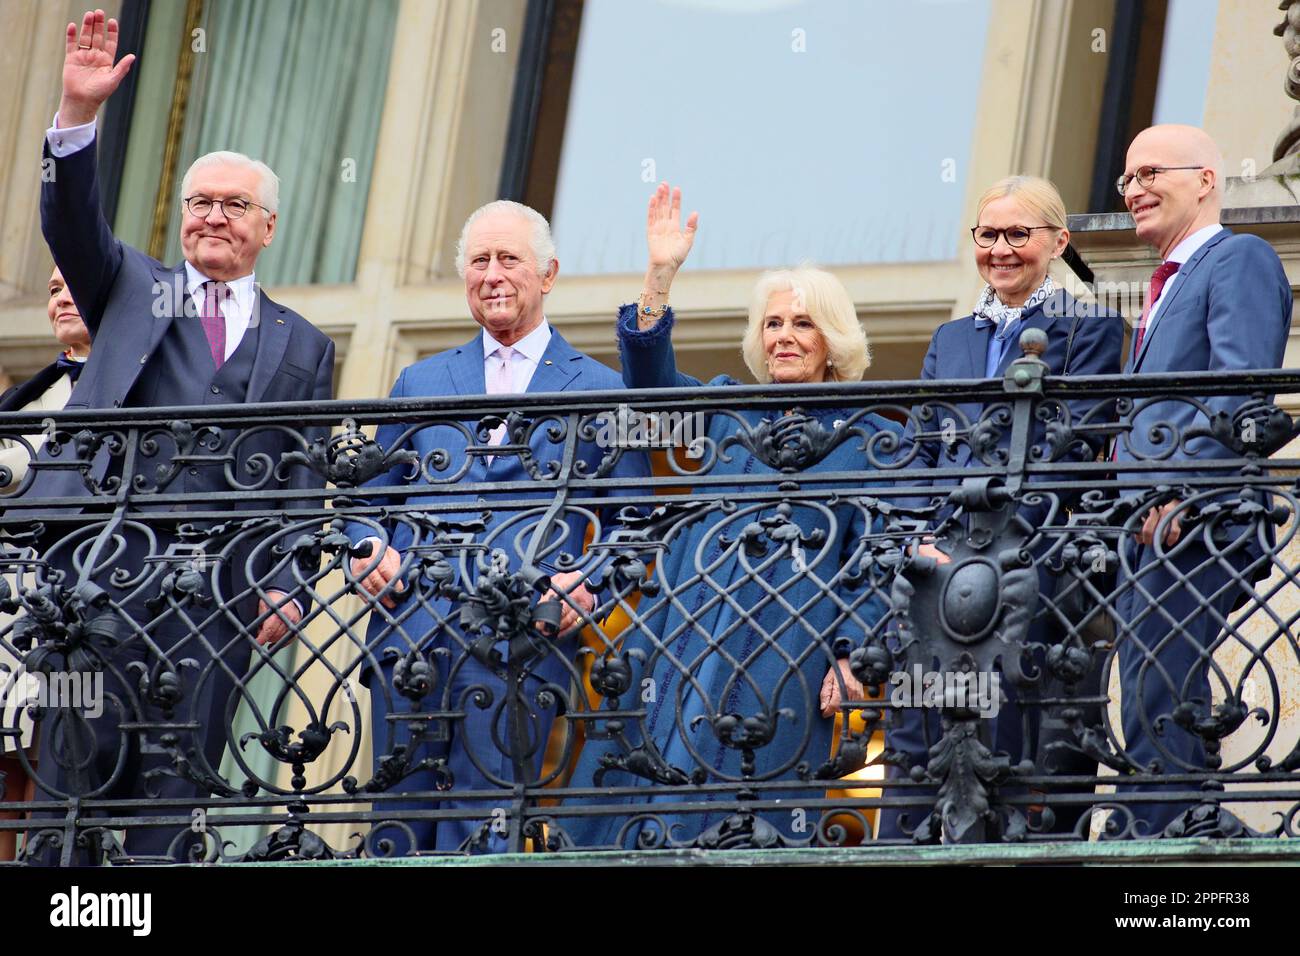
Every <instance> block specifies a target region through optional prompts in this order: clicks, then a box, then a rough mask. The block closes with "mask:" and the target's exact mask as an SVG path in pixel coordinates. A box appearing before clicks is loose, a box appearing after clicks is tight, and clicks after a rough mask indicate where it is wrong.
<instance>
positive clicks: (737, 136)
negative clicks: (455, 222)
mask: <svg viewBox="0 0 1300 956" xmlns="http://www.w3.org/2000/svg"><path fill="white" fill-rule="evenodd" d="M989 15H990V0H953V2H946V3H941V4H934V3H927V4H914V3H870V4H868V3H859V2H842V0H802V2H801V0H789V2H783V0H767V2H752V0H695V2H688V0H642V2H637V3H627V2H624V0H587V2H586V3H585V4H584V7H583V16H582V27H581V34H580V37H579V41H578V51H577V60H576V65H575V69H574V76H573V85H572V91H571V94H570V96H571V99H570V107H569V113H568V119H567V124H566V128H565V133H564V144H563V150H562V154H561V161H560V171H559V178H558V179H559V181H558V186H557V191H556V200H555V210H554V215H553V223H554V227H555V233H556V240H557V243H558V244H559V245H560V248H561V250H562V259H563V262H564V266H565V271H566V272H568V273H569V274H574V273H578V274H592V273H610V272H637V271H640V270H641V269H642V268H643V267H644V262H645V258H644V257H645V249H644V238H643V233H642V224H643V223H644V221H645V203H646V200H647V198H648V197H649V194H650V192H651V190H652V189H653V184H654V183H656V182H658V181H661V180H667V181H669V182H672V183H673V184H675V185H680V186H681V187H682V189H683V192H684V194H685V202H686V204H687V206H688V207H689V208H691V209H699V210H700V214H701V223H702V224H701V231H700V238H699V240H698V241H697V243H696V248H695V251H694V252H693V253H692V256H691V258H692V262H693V264H694V265H695V266H697V267H700V268H719V269H720V268H752V267H768V266H776V265H783V264H790V263H795V262H798V261H800V260H803V259H811V260H813V261H816V262H818V263H820V264H826V265H833V264H842V263H855V262H909V261H925V260H942V259H951V258H953V257H954V256H955V255H956V254H957V245H956V243H957V237H958V233H959V229H960V225H961V224H960V223H959V222H958V220H959V218H960V215H961V210H962V201H963V198H964V195H965V187H966V171H967V165H968V159H969V155H970V149H971V139H972V135H973V133H974V122H975V112H976V105H977V104H976V99H977V95H978V92H979V83H978V82H977V81H976V79H975V78H976V77H977V76H978V74H979V70H980V67H981V64H982V61H983V57H984V40H985V35H986V32H987V27H988V22H989Z"/></svg>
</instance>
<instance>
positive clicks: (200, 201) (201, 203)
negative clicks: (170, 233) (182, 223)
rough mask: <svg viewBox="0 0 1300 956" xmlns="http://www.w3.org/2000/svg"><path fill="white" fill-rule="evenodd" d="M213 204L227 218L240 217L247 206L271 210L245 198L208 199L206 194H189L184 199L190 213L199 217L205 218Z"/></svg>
mask: <svg viewBox="0 0 1300 956" xmlns="http://www.w3.org/2000/svg"><path fill="white" fill-rule="evenodd" d="M213 206H219V207H220V208H221V214H222V215H223V216H225V217H226V218H227V219H239V218H241V217H242V216H243V215H244V213H246V212H248V207H249V206H256V207H257V208H258V209H262V210H265V211H266V212H268V213H269V212H270V211H271V210H269V209H267V208H266V207H265V206H263V205H262V204H261V203H255V202H249V201H248V200H247V199H209V198H208V197H207V196H191V197H190V198H189V199H187V200H185V208H186V209H188V210H189V211H190V215H191V216H195V217H196V218H199V219H207V218H208V213H210V212H212V207H213Z"/></svg>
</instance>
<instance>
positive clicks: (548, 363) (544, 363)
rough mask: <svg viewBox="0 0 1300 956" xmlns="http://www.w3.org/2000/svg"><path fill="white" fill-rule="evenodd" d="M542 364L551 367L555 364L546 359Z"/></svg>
mask: <svg viewBox="0 0 1300 956" xmlns="http://www.w3.org/2000/svg"><path fill="white" fill-rule="evenodd" d="M542 364H543V365H553V364H555V363H553V362H552V361H551V360H550V359H547V360H546V361H545V362H543V363H542Z"/></svg>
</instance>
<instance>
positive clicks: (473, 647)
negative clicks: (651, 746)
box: [350, 200, 649, 852]
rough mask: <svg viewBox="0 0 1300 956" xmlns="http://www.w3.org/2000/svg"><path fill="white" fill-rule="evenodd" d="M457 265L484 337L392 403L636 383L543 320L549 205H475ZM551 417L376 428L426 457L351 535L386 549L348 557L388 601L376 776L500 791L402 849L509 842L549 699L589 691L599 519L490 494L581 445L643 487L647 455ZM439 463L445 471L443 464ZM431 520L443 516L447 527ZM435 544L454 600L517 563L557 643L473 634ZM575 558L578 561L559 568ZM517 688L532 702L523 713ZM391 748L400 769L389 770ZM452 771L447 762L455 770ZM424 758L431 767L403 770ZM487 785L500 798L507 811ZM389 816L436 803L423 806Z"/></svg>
mask: <svg viewBox="0 0 1300 956" xmlns="http://www.w3.org/2000/svg"><path fill="white" fill-rule="evenodd" d="M456 267H457V271H458V272H459V273H460V274H461V276H462V277H463V278H464V280H465V295H466V299H467V300H468V303H469V309H470V312H471V314H472V315H473V316H474V320H475V321H476V322H478V324H479V325H480V326H481V327H482V331H481V332H480V333H479V334H477V335H475V336H474V338H473V339H471V340H470V341H469V342H467V343H466V344H465V345H463V346H461V347H459V348H454V349H449V350H448V351H446V352H442V353H440V354H438V355H434V356H432V357H431V358H427V359H425V360H423V361H421V362H417V363H415V364H414V365H412V366H410V367H409V368H407V369H405V370H404V371H403V372H402V373H401V375H399V376H398V379H397V383H396V384H395V385H394V386H393V391H392V398H395V399H400V398H419V397H428V396H435V395H449V396H450V395H463V396H473V395H485V394H487V395H501V396H503V397H502V398H501V400H500V401H501V405H502V406H504V408H503V410H508V409H509V399H508V398H507V397H505V396H509V395H517V394H519V393H529V394H531V393H538V392H573V391H580V390H614V389H622V387H623V380H622V378H621V377H620V376H619V374H618V373H617V372H615V371H613V370H612V369H610V368H607V367H606V366H604V365H602V364H600V363H599V362H597V361H596V360H595V359H593V358H591V357H590V356H587V355H584V354H582V353H581V352H579V351H577V350H576V349H574V348H573V347H572V346H571V345H569V343H568V342H566V341H565V340H564V338H563V336H561V335H560V333H559V331H558V330H556V329H554V328H553V327H552V326H551V325H550V323H549V322H548V321H547V320H546V316H545V314H544V312H543V300H544V297H545V296H546V294H547V293H548V292H550V291H551V289H552V287H553V286H554V284H555V278H556V275H557V274H558V272H559V262H558V260H557V259H556V257H555V244H554V242H553V241H552V239H551V233H550V226H549V224H548V223H547V222H546V219H545V217H543V216H542V215H541V214H540V213H538V212H537V211H535V210H533V209H530V208H529V207H527V206H523V205H520V204H519V203H514V202H509V201H505V200H501V201H497V202H493V203H489V204H488V205H486V206H483V207H482V208H480V209H478V210H476V211H475V212H474V213H473V214H472V215H471V216H470V217H469V219H468V220H467V221H466V223H465V227H464V229H463V230H462V232H461V238H460V242H459V244H458V247H457V253H456ZM554 424H555V425H564V427H563V428H559V429H557V428H554V427H553V425H552V423H551V422H546V421H542V422H537V423H535V426H536V427H531V428H530V429H525V431H523V432H516V433H515V434H512V435H510V436H507V435H506V434H505V426H504V425H501V426H498V427H497V428H496V429H495V430H493V432H492V434H491V435H490V436H484V435H482V434H481V433H476V426H477V422H472V421H471V422H463V423H458V425H457V426H453V425H451V424H442V425H435V426H431V427H425V428H420V427H419V426H418V425H410V424H404V423H403V424H386V425H384V426H382V427H381V428H380V429H379V431H378V433H377V435H376V440H377V441H378V443H379V444H380V445H381V446H382V447H383V448H384V449H385V450H387V451H390V452H391V451H393V450H395V449H399V448H400V449H405V450H413V451H414V452H415V453H416V454H417V455H418V457H419V463H418V464H409V465H408V464H402V465H398V466H396V467H394V468H393V469H391V470H390V471H388V472H387V473H386V474H382V475H379V476H378V477H377V478H375V479H373V480H372V481H371V482H369V483H368V488H373V489H375V491H374V493H373V494H371V495H370V496H369V497H368V499H367V500H368V501H369V503H370V504H371V505H376V504H383V505H388V506H390V507H391V510H392V511H393V512H401V513H402V514H401V515H400V516H399V517H397V518H395V519H391V520H389V521H386V522H385V521H380V520H376V521H373V522H371V523H370V525H369V530H367V529H366V527H365V526H364V522H358V523H356V524H354V525H353V526H352V530H351V532H350V533H351V534H352V536H353V539H354V540H359V539H361V538H368V539H369V540H370V542H371V544H372V546H373V550H372V553H371V557H369V558H359V559H355V560H354V561H353V562H352V571H353V574H354V575H355V577H356V578H357V580H358V582H359V584H360V586H361V588H362V589H363V590H365V591H366V592H367V593H369V594H370V595H371V596H373V597H375V598H377V599H378V600H377V602H376V604H375V605H373V609H372V612H371V620H370V626H369V631H368V634H367V649H368V651H369V655H368V663H367V666H366V668H365V673H364V675H363V679H365V680H366V682H367V684H368V686H369V688H370V699H371V712H372V717H373V723H372V725H371V726H372V734H373V740H374V752H375V756H376V768H375V769H376V776H377V777H378V778H381V779H383V780H385V781H391V780H392V779H393V778H395V777H401V779H400V780H399V782H397V783H396V784H394V785H390V786H386V787H385V788H384V789H385V792H387V793H405V792H411V791H416V790H433V789H444V788H450V789H451V790H453V791H466V790H475V791H489V794H488V797H487V799H486V801H485V800H478V801H474V800H461V799H459V798H458V797H452V798H449V799H447V800H443V801H439V802H438V803H437V805H436V809H440V810H447V809H450V810H459V811H463V812H464V814H465V816H464V818H462V819H451V818H446V819H440V820H437V821H436V822H434V821H430V820H423V821H415V822H408V824H407V828H403V827H401V826H397V827H392V826H385V827H380V828H378V830H379V831H380V832H381V833H382V835H383V836H384V837H386V838H388V839H391V840H393V841H394V845H395V851H396V852H411V851H421V850H434V849H436V850H440V851H466V850H468V851H500V850H502V849H504V847H505V844H504V843H503V842H502V834H503V830H504V829H505V826H504V820H503V818H502V815H501V813H500V812H496V811H497V810H498V807H497V806H495V805H494V804H497V805H501V804H504V803H505V802H506V800H507V798H508V796H509V792H510V790H509V788H510V787H511V785H512V784H514V783H523V782H530V783H536V782H537V781H538V779H539V774H540V773H541V770H542V766H541V764H542V757H543V756H544V753H545V749H546V742H547V738H548V736H549V733H550V729H551V726H552V722H553V720H554V717H555V716H556V713H557V707H556V703H557V702H556V700H555V699H554V697H555V696H556V695H545V694H539V693H538V691H540V690H541V689H542V688H543V687H544V686H546V685H548V684H549V685H551V686H554V687H557V688H560V691H559V696H563V695H566V694H573V693H582V690H581V687H582V685H581V679H580V676H579V675H578V672H577V670H576V669H575V668H576V664H575V656H576V651H577V641H576V633H577V627H575V625H580V624H582V623H584V622H586V623H592V622H591V618H590V611H591V610H592V609H593V608H594V606H595V601H594V599H593V597H592V595H591V594H590V593H589V592H588V590H587V588H586V587H585V585H584V583H583V582H584V580H586V579H587V578H588V577H589V575H590V574H591V572H592V570H593V568H592V567H591V563H590V562H588V563H587V564H585V565H584V564H581V560H582V553H583V546H584V537H585V534H586V532H587V530H588V525H589V523H590V522H589V518H588V517H587V514H588V512H586V511H585V510H583V511H581V512H580V511H579V510H578V509H568V508H562V509H560V510H559V511H558V512H553V511H552V509H553V508H554V507H555V505H556V503H557V497H556V493H555V489H554V488H553V487H551V488H547V489H546V490H536V491H533V490H529V489H527V488H526V487H524V488H522V490H513V491H509V492H500V493H495V492H494V490H493V488H492V487H491V486H493V485H497V484H510V483H520V484H521V485H527V484H528V483H531V482H535V481H537V478H538V477H539V476H545V475H546V474H547V473H548V471H549V469H550V468H551V467H559V466H560V465H561V463H562V462H563V461H564V459H565V456H566V455H567V453H568V452H567V448H566V446H569V445H571V446H572V449H573V454H574V456H575V457H574V459H573V460H572V461H571V463H570V467H571V468H572V473H573V474H575V475H583V474H586V475H588V476H596V475H597V469H598V468H599V467H600V465H601V462H602V461H607V463H612V471H610V472H609V474H608V476H609V477H613V478H619V479H623V480H625V481H626V480H629V479H631V480H635V479H640V478H644V477H646V476H647V475H648V474H649V465H648V462H647V459H646V457H645V455H644V454H642V453H640V452H634V453H625V452H618V451H613V455H612V457H607V456H611V451H612V450H611V449H607V448H601V447H599V445H598V444H597V443H596V441H595V440H594V439H593V438H592V437H589V436H587V435H586V434H585V433H584V432H583V431H582V429H578V430H577V431H575V430H574V428H573V425H572V424H571V423H570V424H565V422H564V420H563V419H561V420H559V421H558V422H556V423H554ZM503 442H507V444H505V445H504V447H503V448H502V451H501V453H500V454H492V453H490V452H489V451H488V449H490V447H491V446H493V445H501V444H502V443H503ZM472 446H478V447H476V448H472ZM443 456H445V457H443ZM530 459H531V460H530ZM439 460H440V461H442V462H444V463H445V467H444V468H442V469H439V468H438V467H437V466H431V463H433V462H435V461H439ZM536 469H540V471H537V470H536ZM426 475H427V476H428V478H427V479H426V477H425V476H426ZM443 476H448V477H443ZM440 479H441V480H442V481H443V482H444V484H445V483H447V482H450V483H452V484H455V485H467V486H470V487H467V488H465V489H463V490H462V489H459V488H458V489H457V490H455V491H450V490H449V489H447V488H446V487H444V488H442V489H435V488H433V487H430V485H429V484H428V482H429V481H432V482H438V481H439V480H440ZM394 486H397V487H399V488H401V489H405V490H404V491H403V492H402V493H401V494H400V495H399V494H394V493H392V492H391V491H390V492H388V493H384V492H383V491H380V490H378V489H380V488H384V487H388V488H390V489H391V488H393V487H394ZM448 504H452V505H456V504H459V505H460V506H461V507H460V508H459V509H455V510H452V511H451V512H450V513H448V512H446V511H441V512H440V511H438V510H437V506H439V505H442V506H447V505H448ZM421 505H427V506H429V512H428V514H427V516H426V522H425V523H424V524H420V523H419V522H417V521H415V520H413V519H414V518H415V517H417V516H418V515H419V513H420V506H421ZM603 510H605V511H606V514H605V515H604V517H603V518H602V522H603V523H604V531H603V532H602V534H601V539H602V540H606V541H607V540H608V539H609V525H608V521H609V520H610V519H611V518H612V515H611V514H610V513H609V512H610V511H612V509H603ZM428 521H441V522H443V523H444V524H443V525H442V529H443V530H442V533H441V534H440V532H439V529H438V528H436V527H431V526H430V524H429V523H428ZM466 521H469V522H475V521H480V522H481V524H478V525H477V526H474V525H473V524H471V525H470V526H469V527H468V528H465V527H463V526H462V527H460V528H459V529H458V528H457V527H455V526H454V525H453V524H449V523H463V522H466ZM433 551H437V552H438V556H439V557H441V558H442V559H443V562H442V567H444V568H445V569H446V571H447V572H448V574H449V575H451V576H452V577H451V581H450V582H447V581H444V583H450V585H451V588H450V590H451V591H452V592H453V593H455V592H457V590H458V589H464V590H466V591H468V592H472V593H474V592H476V589H479V588H481V587H482V586H483V585H484V583H485V582H486V581H488V580H489V578H490V577H491V576H492V572H496V573H497V574H501V573H506V574H509V573H512V572H517V571H521V572H523V574H524V576H526V577H527V578H529V579H530V580H532V581H536V582H539V583H538V584H537V586H536V587H535V589H534V593H532V594H528V595H526V599H525V602H524V603H525V604H526V605H531V606H532V607H534V608H536V607H537V606H538V602H537V599H538V597H542V598H543V599H545V600H551V601H558V602H559V604H560V607H559V608H558V610H559V615H558V616H559V622H558V629H557V630H556V632H555V635H554V636H555V640H553V641H551V640H544V641H541V642H524V643H530V646H529V647H528V648H527V649H525V648H523V647H522V646H521V644H520V642H519V641H508V640H496V641H493V640H488V641H487V643H486V644H483V643H481V642H480V635H479V634H478V632H477V631H476V630H475V624H474V623H473V622H471V621H470V620H469V619H468V618H466V617H465V616H464V615H465V614H466V613H467V611H468V610H469V609H468V608H466V607H460V606H458V602H456V601H455V600H453V599H452V598H450V597H447V596H446V590H444V591H442V592H439V591H438V590H437V589H436V587H435V584H434V583H433V577H434V576H433V575H432V573H431V572H430V570H429V569H430V567H431V564H430V563H429V561H428V560H427V559H428V558H429V557H431V556H432V555H431V552H433ZM422 560H423V561H424V564H423V567H424V569H425V570H424V572H423V574H424V577H423V579H422V580H421V578H420V574H421V572H420V571H419V569H418V568H419V562H420V561H422ZM575 561H577V562H579V567H578V569H576V570H568V571H563V572H560V569H561V568H564V567H566V566H568V567H572V563H571V562H575ZM453 565H454V566H455V567H453ZM408 572H409V573H408ZM498 580H499V578H498ZM547 584H549V586H550V589H549V590H548V589H547ZM408 585H411V586H412V587H413V590H415V591H417V592H419V593H418V594H417V595H410V594H408V595H407V599H406V600H405V601H404V600H403V598H402V592H403V591H404V590H406V589H407V587H408ZM538 590H540V591H545V592H546V593H545V594H538V593H536V591H538ZM477 593H478V594H480V595H481V594H482V591H477ZM417 598H418V600H417ZM529 630H530V631H531V630H532V625H529ZM489 648H490V649H489ZM524 654H529V655H532V656H531V658H530V659H528V658H525V657H523V656H521V655H524ZM512 667H514V668H520V667H522V671H523V674H522V683H518V682H516V684H517V686H509V681H510V678H509V677H508V676H507V672H508V671H509V670H510V669H511V668H512ZM417 673H423V674H429V675H430V676H431V677H432V680H431V682H430V683H428V684H427V685H420V686H419V687H418V688H416V689H414V690H413V689H412V688H413V681H412V675H414V674H417ZM518 676H519V675H518V674H516V677H518ZM503 677H505V678H506V679H503ZM484 691H485V692H486V693H484ZM512 694H513V695H517V696H516V697H514V698H513V700H514V702H515V703H517V704H518V705H519V706H518V707H515V708H513V709H512V708H511V706H510V701H511V696H510V695H512ZM488 695H490V700H489V699H488ZM435 711H436V712H446V711H460V712H463V713H464V715H465V716H464V718H463V719H454V718H452V719H445V720H439V719H437V718H428V719H427V720H424V721H420V720H416V719H413V718H412V717H411V716H409V715H411V714H421V713H423V714H429V713H432V712H435ZM384 755H388V758H387V761H384V760H381V758H382V757H383V756H384ZM440 762H445V771H444V770H443V769H442V766H443V764H442V763H440ZM435 764H437V766H435ZM416 765H420V767H421V768H420V769H417V770H416V772H414V773H412V774H410V775H406V774H407V771H408V770H409V769H410V768H411V767H412V766H416ZM521 775H522V779H521ZM491 791H496V792H497V793H498V794H499V796H498V798H497V799H496V800H495V801H493V800H492V799H491V797H492V794H491ZM375 806H376V810H380V809H387V810H394V809H429V808H430V804H429V803H427V802H417V801H407V802H404V803H398V804H394V803H392V802H387V803H376V805H375ZM373 838H374V834H372V839H373Z"/></svg>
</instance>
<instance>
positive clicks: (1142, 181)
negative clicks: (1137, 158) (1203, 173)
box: [1115, 166, 1205, 196]
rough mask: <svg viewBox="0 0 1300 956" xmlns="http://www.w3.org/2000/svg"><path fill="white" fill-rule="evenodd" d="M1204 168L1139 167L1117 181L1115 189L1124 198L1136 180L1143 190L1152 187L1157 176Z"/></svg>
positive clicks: (1202, 167)
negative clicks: (1174, 171)
mask: <svg viewBox="0 0 1300 956" xmlns="http://www.w3.org/2000/svg"><path fill="white" fill-rule="evenodd" d="M1204 168H1205V167H1204V166H1139V167H1138V168H1137V171H1136V172H1134V173H1133V174H1132V175H1126V176H1121V177H1120V178H1119V179H1117V180H1115V188H1116V189H1118V190H1119V194H1120V195H1121V196H1123V195H1124V194H1125V193H1127V192H1128V184H1129V183H1131V182H1132V181H1133V180H1135V179H1136V180H1137V181H1138V185H1139V186H1141V187H1142V188H1143V189H1147V188H1148V187H1150V185H1151V184H1152V183H1154V182H1155V181H1156V176H1158V175H1160V174H1161V173H1167V172H1169V171H1170V170H1171V169H1204Z"/></svg>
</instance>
